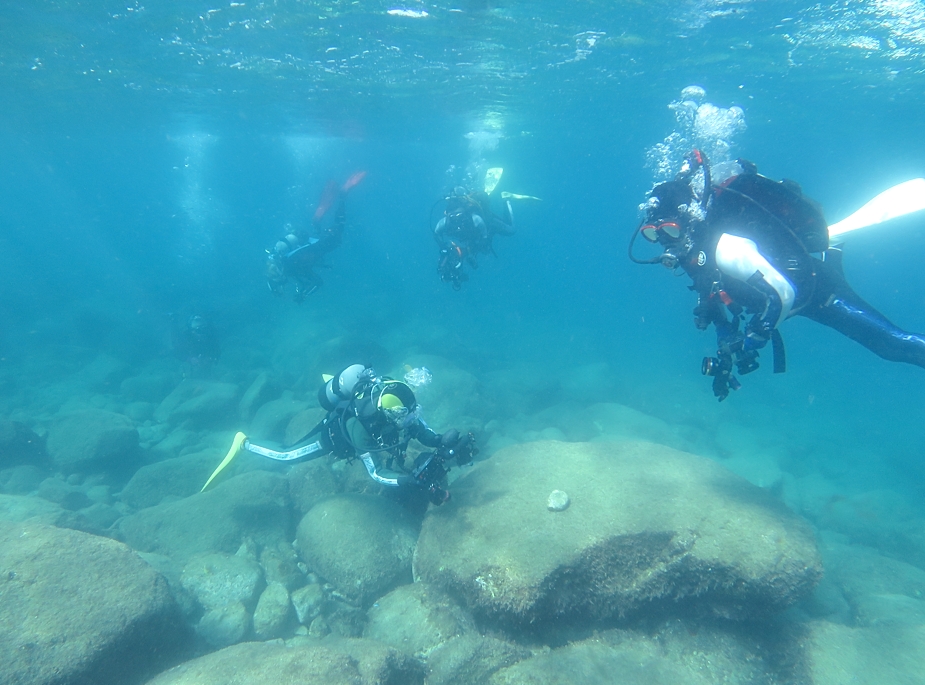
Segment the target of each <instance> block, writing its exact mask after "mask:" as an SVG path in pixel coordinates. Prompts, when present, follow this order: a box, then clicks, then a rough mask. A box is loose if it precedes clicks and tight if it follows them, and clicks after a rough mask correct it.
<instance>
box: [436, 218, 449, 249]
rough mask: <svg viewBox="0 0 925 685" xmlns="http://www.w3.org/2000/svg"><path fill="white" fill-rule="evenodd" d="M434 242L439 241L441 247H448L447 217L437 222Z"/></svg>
mask: <svg viewBox="0 0 925 685" xmlns="http://www.w3.org/2000/svg"><path fill="white" fill-rule="evenodd" d="M434 240H436V241H437V244H438V245H440V247H447V242H448V241H447V239H446V217H445V216H444V217H441V218H440V221H438V222H437V225H436V226H434Z"/></svg>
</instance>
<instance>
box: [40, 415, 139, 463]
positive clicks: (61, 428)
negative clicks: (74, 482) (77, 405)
mask: <svg viewBox="0 0 925 685" xmlns="http://www.w3.org/2000/svg"><path fill="white" fill-rule="evenodd" d="M137 448H138V430H137V429H136V428H135V424H134V423H133V422H132V420H131V419H129V418H128V417H127V416H124V415H122V414H116V413H114V412H111V411H104V410H102V409H84V410H82V411H75V412H69V413H67V414H63V415H62V416H59V417H58V418H56V419H55V420H54V422H53V423H52V425H51V428H50V429H49V431H48V454H49V456H50V457H51V459H52V461H53V462H54V463H55V466H56V467H57V468H59V469H61V470H62V471H64V472H65V473H71V472H73V471H87V470H89V469H105V468H110V467H119V466H122V465H124V463H125V462H126V461H127V460H130V459H132V458H133V457H134V456H135V450H137Z"/></svg>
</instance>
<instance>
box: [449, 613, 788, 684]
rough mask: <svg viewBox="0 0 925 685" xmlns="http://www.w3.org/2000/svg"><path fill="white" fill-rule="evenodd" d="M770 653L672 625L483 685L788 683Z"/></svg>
mask: <svg viewBox="0 0 925 685" xmlns="http://www.w3.org/2000/svg"><path fill="white" fill-rule="evenodd" d="M785 649H786V646H785ZM774 651H775V650H769V649H768V648H767V647H766V646H763V645H760V644H756V643H755V642H754V641H753V640H750V639H748V638H743V637H742V636H737V635H735V634H733V633H727V632H725V631H722V630H717V629H716V628H713V627H710V626H707V625H704V626H700V625H688V626H685V625H680V624H677V623H674V622H672V623H669V624H667V625H663V626H660V627H659V629H658V630H657V631H656V632H655V633H654V634H649V633H644V632H633V631H624V630H611V631H604V632H601V633H598V634H597V635H595V636H594V637H593V638H590V639H586V640H581V641H576V642H572V643H570V644H568V645H566V646H565V647H561V648H559V649H553V650H549V651H544V652H541V653H539V654H537V655H536V656H534V657H532V658H530V659H524V660H522V661H519V662H517V663H516V664H514V665H513V666H508V667H507V668H504V669H501V670H499V671H497V672H496V673H494V674H493V675H492V676H491V677H490V678H489V679H488V680H487V683H488V684H489V685H523V684H524V683H529V684H530V685H573V683H581V684H582V685H613V684H614V683H621V684H622V683H645V685H678V684H679V683H683V684H684V685H715V684H716V683H725V684H726V685H754V684H755V683H780V682H793V681H792V680H791V679H790V678H787V677H786V676H785V677H780V676H781V675H783V674H781V673H779V672H778V669H777V668H776V664H774V663H773V662H774V661H775V657H779V654H775V653H773V652H774ZM769 657H770V658H769ZM777 660H779V658H778V659H777ZM467 682H468V683H473V681H467ZM797 682H802V681H797ZM477 683H478V681H475V683H473V685H476V684H477Z"/></svg>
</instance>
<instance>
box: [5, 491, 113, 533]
mask: <svg viewBox="0 0 925 685" xmlns="http://www.w3.org/2000/svg"><path fill="white" fill-rule="evenodd" d="M0 521H10V522H13V523H21V522H24V521H29V522H30V523H44V524H45V525H48V526H55V527H57V528H71V529H73V530H82V531H85V532H96V527H95V526H94V525H93V524H92V523H91V522H90V521H89V520H87V518H86V517H85V516H84V515H83V514H81V513H79V512H75V511H67V510H66V509H62V508H61V507H60V506H59V505H57V504H55V503H54V502H49V501H47V500H45V499H43V498H41V497H32V496H29V495H0Z"/></svg>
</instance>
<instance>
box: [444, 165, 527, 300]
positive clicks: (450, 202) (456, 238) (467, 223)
mask: <svg viewBox="0 0 925 685" xmlns="http://www.w3.org/2000/svg"><path fill="white" fill-rule="evenodd" d="M491 171H494V170H493V169H489V172H491ZM498 171H499V172H500V170H498ZM498 176H499V177H500V173H499V174H498ZM486 187H487V186H486ZM491 188H492V190H493V189H494V185H492V186H491ZM490 192H491V191H490V190H487V191H485V190H475V191H469V190H468V189H467V188H464V187H462V186H458V187H456V188H454V189H453V191H452V192H451V193H450V194H449V195H448V196H447V197H445V198H443V201H444V202H446V209H445V210H444V213H443V216H442V217H441V218H440V220H439V221H438V222H437V225H436V226H435V227H434V238H435V239H436V241H437V245H439V247H440V257H439V259H438V261H437V272H438V273H439V274H440V280H442V281H443V282H444V283H450V284H451V285H452V286H453V290H459V289H460V287H461V286H462V284H463V282H465V281H467V280H469V276H468V274H466V272H465V269H464V268H463V267H464V265H465V264H468V265H469V266H470V267H471V268H473V269H477V268H478V266H479V265H478V260H477V255H480V254H493V253H494V250H493V248H492V240H493V238H494V237H495V235H497V234H499V233H500V234H501V235H513V234H514V212H513V209H512V208H511V201H510V200H509V199H505V201H504V202H505V218H501V217H499V216H496V215H495V214H493V213H492V211H491V208H490V207H489V193H490Z"/></svg>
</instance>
